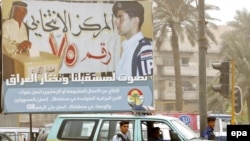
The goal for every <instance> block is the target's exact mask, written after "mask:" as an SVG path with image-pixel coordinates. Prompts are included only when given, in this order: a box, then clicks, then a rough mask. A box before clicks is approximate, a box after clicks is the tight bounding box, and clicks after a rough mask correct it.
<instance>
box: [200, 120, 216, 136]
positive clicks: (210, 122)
mask: <svg viewBox="0 0 250 141" xmlns="http://www.w3.org/2000/svg"><path fill="white" fill-rule="evenodd" d="M215 120H216V117H213V116H209V117H207V124H208V125H207V128H206V129H205V130H204V131H203V132H202V137H203V138H205V139H208V140H215V134H214V126H215Z"/></svg>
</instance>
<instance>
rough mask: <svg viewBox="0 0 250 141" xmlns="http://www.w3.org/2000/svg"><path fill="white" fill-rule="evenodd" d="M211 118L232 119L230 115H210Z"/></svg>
mask: <svg viewBox="0 0 250 141" xmlns="http://www.w3.org/2000/svg"><path fill="white" fill-rule="evenodd" d="M209 116H214V117H216V118H231V117H232V116H231V115H229V114H209Z"/></svg>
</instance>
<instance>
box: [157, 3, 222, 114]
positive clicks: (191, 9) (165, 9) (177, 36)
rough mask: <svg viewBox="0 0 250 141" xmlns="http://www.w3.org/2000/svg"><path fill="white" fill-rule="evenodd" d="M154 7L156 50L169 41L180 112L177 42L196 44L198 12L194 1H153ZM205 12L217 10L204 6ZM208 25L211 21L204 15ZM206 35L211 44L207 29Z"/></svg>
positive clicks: (209, 33) (180, 82)
mask: <svg viewBox="0 0 250 141" xmlns="http://www.w3.org/2000/svg"><path fill="white" fill-rule="evenodd" d="M154 2H155V7H154V13H153V15H154V17H153V18H154V32H155V33H154V35H155V39H156V48H159V47H160V46H161V44H162V43H163V41H164V40H166V39H170V43H171V48H172V51H173V60H174V71H175V93H176V110H178V111H182V102H183V93H182V86H181V84H182V81H181V71H180V56H179V42H180V41H183V40H184V39H185V38H187V40H188V41H189V42H190V44H191V45H192V46H195V45H196V43H197V34H198V29H197V21H198V10H197V7H195V0H155V1H154ZM205 9H206V10H209V9H218V8H217V7H215V6H211V5H209V6H206V7H205ZM206 18H207V19H208V21H207V22H208V23H209V24H210V25H211V26H212V27H216V26H215V25H214V24H212V23H210V22H209V20H213V19H212V18H211V17H210V16H209V15H206ZM206 35H207V37H209V39H211V40H212V41H213V42H215V43H216V40H215V38H214V36H213V34H212V32H211V31H210V30H209V29H207V30H206Z"/></svg>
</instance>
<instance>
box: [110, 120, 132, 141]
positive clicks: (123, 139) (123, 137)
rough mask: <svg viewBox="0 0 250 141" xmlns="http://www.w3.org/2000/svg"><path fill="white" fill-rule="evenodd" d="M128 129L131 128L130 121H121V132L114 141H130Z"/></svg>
mask: <svg viewBox="0 0 250 141" xmlns="http://www.w3.org/2000/svg"><path fill="white" fill-rule="evenodd" d="M128 128H129V121H121V122H120V132H119V133H117V134H116V135H115V136H114V137H113V140H112V141H129V138H128V136H127V132H128Z"/></svg>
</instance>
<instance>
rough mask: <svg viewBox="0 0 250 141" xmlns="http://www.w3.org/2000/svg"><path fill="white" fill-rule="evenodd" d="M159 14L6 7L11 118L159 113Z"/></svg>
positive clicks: (61, 4) (99, 6) (108, 8)
mask: <svg viewBox="0 0 250 141" xmlns="http://www.w3.org/2000/svg"><path fill="white" fill-rule="evenodd" d="M151 6H152V4H151V2H150V1H144V2H137V1H93V2H90V1H84V0H82V1H81V0H77V1H75V0H65V1H59V0H58V1H43V0H23V1H13V0H2V7H3V9H2V13H3V22H2V52H3V55H2V58H3V77H2V83H3V87H2V88H3V93H2V100H3V103H4V104H3V109H4V113H50V112H53V113H55V112H60V113H62V112H107V111H109V112H112V111H116V112H119V111H121V112H122V111H130V110H131V109H132V107H133V106H134V105H147V106H152V104H153V78H152V75H153V51H152V50H153V44H152V19H151V18H152V16H148V15H152V11H151ZM145 15H147V16H145Z"/></svg>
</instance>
